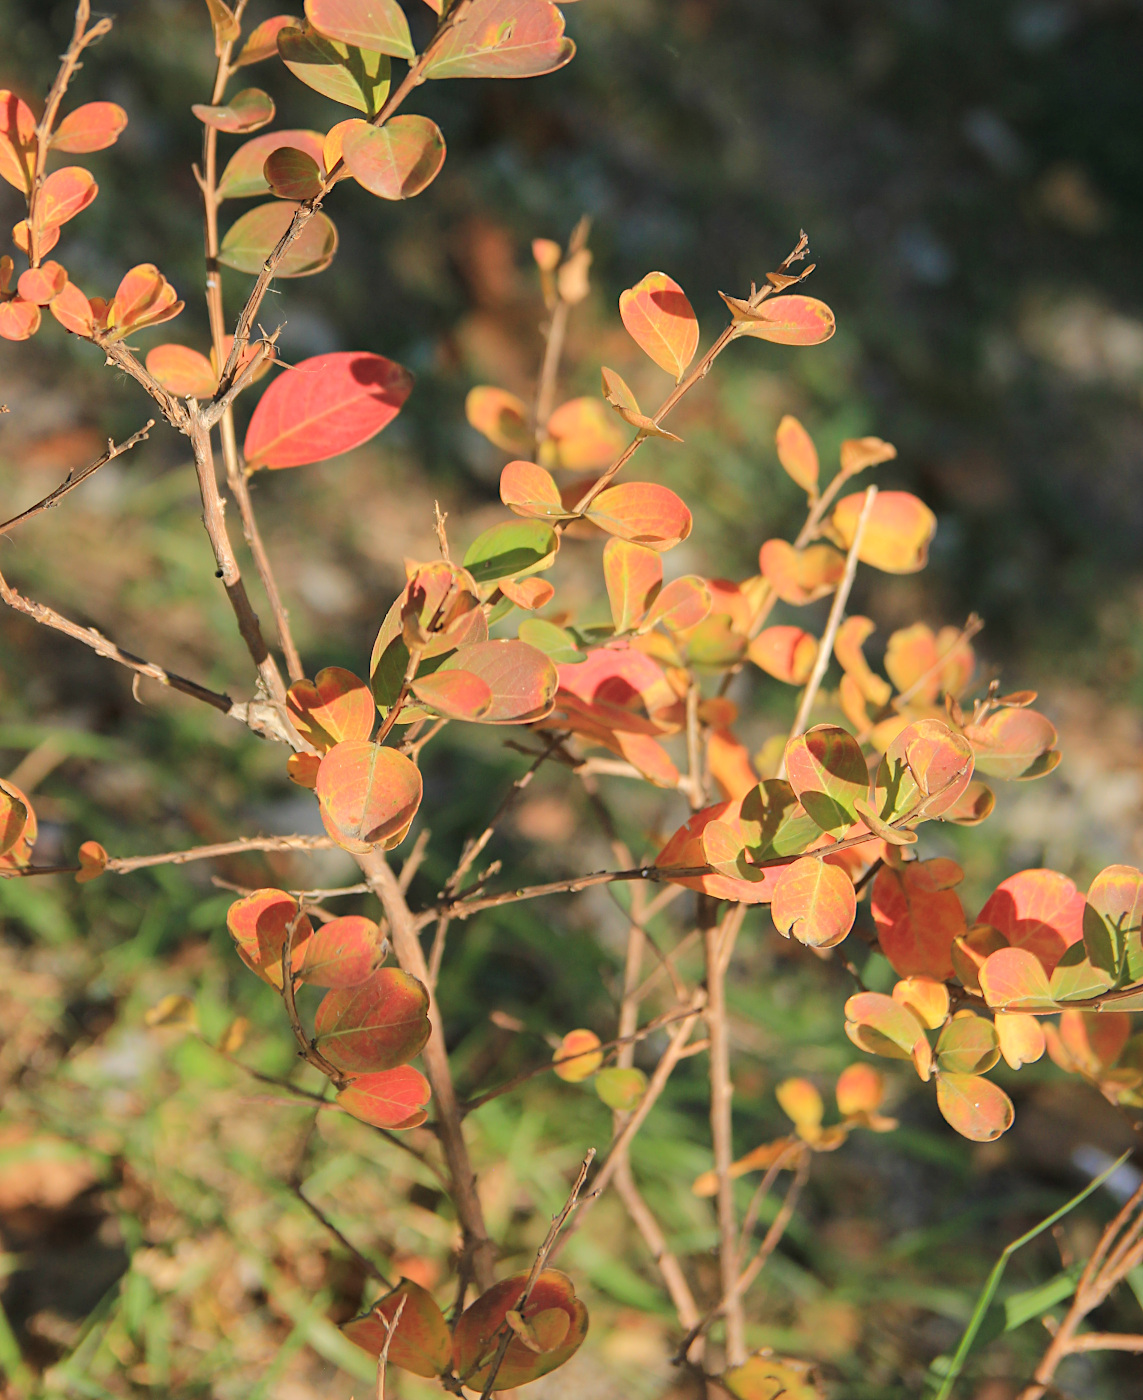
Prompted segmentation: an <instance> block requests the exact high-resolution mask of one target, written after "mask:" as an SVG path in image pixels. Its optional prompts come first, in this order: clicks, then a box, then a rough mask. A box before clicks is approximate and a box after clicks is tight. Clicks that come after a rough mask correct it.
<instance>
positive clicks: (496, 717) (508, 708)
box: [437, 638, 558, 724]
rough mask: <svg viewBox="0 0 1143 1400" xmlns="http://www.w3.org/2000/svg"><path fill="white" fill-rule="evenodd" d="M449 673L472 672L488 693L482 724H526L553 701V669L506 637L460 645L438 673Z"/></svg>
mask: <svg viewBox="0 0 1143 1400" xmlns="http://www.w3.org/2000/svg"><path fill="white" fill-rule="evenodd" d="M451 670H460V671H466V672H469V673H471V674H472V675H473V676H475V677H476V678H477V679H478V680H480V681H483V683H484V684H485V685H486V686H487V687H488V689H489V691H490V692H491V697H492V698H491V701H490V702H489V705H488V708H487V709H486V710H485V711H484V712H483V713H482V714H481V715H480V717H479V718H480V723H481V724H528V723H531V722H532V721H533V720H537V719H542V718H543V717H544V716H545V715H546V714H548V712H549V711H550V710H551V708H552V704H553V701H554V700H555V694H556V687H557V685H558V677H557V674H556V668H555V666H553V665H552V663H551V661H550V660H549V659H548V657H546V656H545V655H544V653H543V652H542V651H537V649H536V648H535V647H532V646H529V645H528V644H527V643H526V642H521V641H518V640H517V641H513V640H511V639H508V638H505V639H501V640H498V641H490V642H476V643H474V644H473V645H471V646H462V647H460V648H459V649H458V650H457V651H455V652H453V654H452V655H451V656H450V657H448V659H447V660H446V661H445V663H444V665H443V666H442V667H441V670H440V671H438V672H437V674H438V675H440V674H441V672H444V671H451Z"/></svg>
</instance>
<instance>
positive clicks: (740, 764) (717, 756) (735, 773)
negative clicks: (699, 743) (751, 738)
mask: <svg viewBox="0 0 1143 1400" xmlns="http://www.w3.org/2000/svg"><path fill="white" fill-rule="evenodd" d="M707 766H708V768H709V770H710V776H711V777H712V778H713V779H714V781H715V782H716V783H717V784H718V788H719V791H720V792H721V793H722V795H723V797H728V798H730V799H731V800H732V801H737V800H738V799H739V798H742V797H745V796H746V794H747V793H748V792H750V791H751V789H752V788H755V787H757V786H758V774H757V773H755V771H754V766H753V764H752V763H751V762H750V752H749V750H748V749H747V747H746V745H745V744H743V743H740V742H739V740H738V739H736V738H735V737H734V735H733V734H732V733H731V732H730V730H729V729H712V730H711V731H710V740H709V743H708V745H707Z"/></svg>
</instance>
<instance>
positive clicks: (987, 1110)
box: [937, 1072, 1016, 1142]
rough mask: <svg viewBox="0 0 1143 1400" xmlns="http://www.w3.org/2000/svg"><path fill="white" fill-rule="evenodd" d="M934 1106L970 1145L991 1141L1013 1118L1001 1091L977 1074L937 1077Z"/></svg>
mask: <svg viewBox="0 0 1143 1400" xmlns="http://www.w3.org/2000/svg"><path fill="white" fill-rule="evenodd" d="M937 1107H938V1108H939V1109H940V1111H941V1114H942V1115H943V1117H944V1119H945V1121H946V1122H947V1123H948V1124H949V1125H950V1126H951V1127H953V1128H955V1129H956V1131H957V1132H958V1133H960V1135H961V1137H966V1138H968V1139H969V1140H970V1141H971V1142H995V1141H996V1139H997V1138H998V1137H1000V1135H1001V1134H1002V1133H1006V1132H1007V1131H1008V1129H1009V1128H1010V1127H1011V1126H1012V1120H1013V1119H1014V1118H1015V1116H1016V1111H1015V1109H1014V1108H1013V1107H1012V1100H1011V1099H1010V1098H1009V1097H1008V1095H1007V1094H1006V1093H1005V1092H1004V1090H1003V1089H1001V1088H1000V1087H999V1085H997V1084H993V1082H992V1081H991V1080H990V1079H982V1078H981V1076H980V1075H978V1074H953V1073H946V1072H942V1073H940V1074H938V1075H937Z"/></svg>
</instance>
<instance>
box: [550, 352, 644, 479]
mask: <svg viewBox="0 0 1143 1400" xmlns="http://www.w3.org/2000/svg"><path fill="white" fill-rule="evenodd" d="M604 372H605V373H606V371H604ZM545 431H546V433H547V437H546V438H545V440H544V442H543V444H542V445H541V447H540V460H541V462H542V463H543V464H544V465H545V466H548V467H558V468H562V469H563V470H565V471H573V472H590V471H596V470H598V469H599V468H601V467H606V466H609V465H610V464H611V463H612V462H613V461H614V460H615V458H616V457H617V456H618V455H619V453H620V452H622V451H623V448H624V447H625V446H626V443H627V434H626V433H625V432H624V431H623V429H622V428H621V427H620V426H619V424H618V423H617V422H616V421H615V419H614V418H613V417H612V416H611V414H610V413H608V411H607V409H606V408H605V407H604V406H603V404H602V403H601V402H600V401H599V399H589V398H584V399H571V400H569V402H567V403H565V404H561V405H560V407H559V408H557V409H556V411H555V412H554V413H553V414H552V416H551V417H550V418H549V419H548V422H547V427H546V429H545Z"/></svg>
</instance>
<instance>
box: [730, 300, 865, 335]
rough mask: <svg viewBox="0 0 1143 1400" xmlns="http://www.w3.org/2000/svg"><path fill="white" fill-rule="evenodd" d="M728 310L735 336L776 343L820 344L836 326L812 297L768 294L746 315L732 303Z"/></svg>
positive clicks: (828, 314) (828, 310)
mask: <svg viewBox="0 0 1143 1400" xmlns="http://www.w3.org/2000/svg"><path fill="white" fill-rule="evenodd" d="M723 300H724V301H725V300H726V298H725V297H724V298H723ZM728 305H729V303H728ZM731 311H732V312H733V313H734V318H735V319H734V334H735V335H736V336H743V335H751V336H755V337H757V339H759V340H772V341H774V342H775V344H777V345H821V343H822V342H823V341H826V340H829V338H830V336H832V335H833V333H834V331H835V330H837V322H836V321H835V320H834V315H833V312H832V311H831V310H830V309H829V307H828V306H827V305H826V304H825V302H824V301H818V299H817V298H816V297H804V296H800V295H793V296H785V297H771V298H769V300H767V301H764V302H762V303H761V305H759V306H757V307H755V308H754V309H753V310H752V311H751V312H750V314H749V316H748V317H747V316H746V315H745V314H744V313H742V312H740V311H739V310H738V309H737V308H735V307H731ZM740 318H741V319H740Z"/></svg>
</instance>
